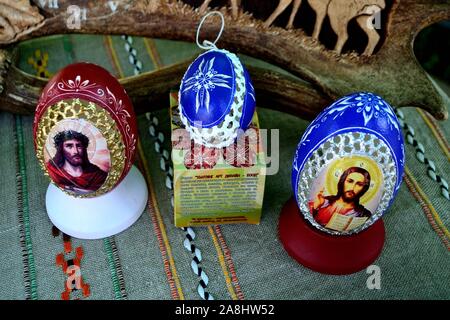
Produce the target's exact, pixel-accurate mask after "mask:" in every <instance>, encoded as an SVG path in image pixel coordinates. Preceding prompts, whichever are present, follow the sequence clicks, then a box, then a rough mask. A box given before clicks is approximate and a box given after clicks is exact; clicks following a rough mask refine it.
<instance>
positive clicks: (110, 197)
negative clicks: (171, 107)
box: [34, 63, 148, 239]
mask: <svg viewBox="0 0 450 320" xmlns="http://www.w3.org/2000/svg"><path fill="white" fill-rule="evenodd" d="M72 98H80V99H83V100H87V101H91V102H93V103H95V104H97V105H98V106H100V107H101V108H103V109H105V110H106V111H107V112H108V113H109V115H110V116H111V118H112V119H113V121H114V122H115V124H116V125H117V127H118V128H119V131H120V133H121V135H122V137H123V143H124V144H125V157H124V159H123V161H124V162H125V168H124V169H123V171H122V173H121V175H120V178H119V180H118V182H117V184H116V185H115V187H114V188H113V189H112V190H110V191H109V192H107V193H105V194H102V195H99V196H97V197H92V198H77V197H74V196H71V195H69V194H67V193H65V192H64V191H62V190H61V189H59V188H58V187H56V186H55V185H54V184H53V183H50V185H49V187H48V189H47V194H46V199H45V200H46V209H47V214H48V216H49V218H50V220H51V221H52V223H53V224H54V225H55V226H56V227H57V228H58V229H60V230H61V231H62V232H64V233H66V234H68V235H71V236H73V237H76V238H81V239H99V238H104V237H109V236H111V235H114V234H117V233H119V232H121V231H123V230H125V229H127V228H128V227H130V226H131V225H132V224H133V223H134V222H136V221H137V219H138V218H139V217H140V216H141V214H142V213H143V211H144V209H145V206H146V203H147V198H148V190H147V185H146V182H145V179H144V178H143V176H142V174H141V173H140V172H139V170H138V169H137V168H136V167H134V166H133V162H134V159H135V153H136V148H137V136H138V131H137V123H136V116H135V115H134V111H133V107H132V103H131V101H130V99H129V97H128V95H127V94H126V92H125V90H124V89H123V87H122V86H121V85H120V84H119V82H118V81H117V79H116V78H114V77H113V76H112V75H111V74H110V73H109V72H108V71H106V70H105V69H103V68H102V67H99V66H97V65H95V64H92V63H76V64H71V65H69V66H67V67H65V68H64V69H62V70H61V71H60V72H58V73H57V74H56V75H55V76H54V77H53V78H52V79H51V80H50V81H49V82H48V84H47V85H46V87H45V88H44V90H43V92H42V95H41V98H40V100H39V103H38V105H37V108H36V112H35V119H34V137H35V139H34V140H35V144H36V132H37V127H38V123H39V121H40V120H41V117H42V115H43V114H44V113H45V111H46V109H47V108H48V107H49V106H52V105H54V104H55V103H57V102H58V101H60V100H64V99H72Z"/></svg>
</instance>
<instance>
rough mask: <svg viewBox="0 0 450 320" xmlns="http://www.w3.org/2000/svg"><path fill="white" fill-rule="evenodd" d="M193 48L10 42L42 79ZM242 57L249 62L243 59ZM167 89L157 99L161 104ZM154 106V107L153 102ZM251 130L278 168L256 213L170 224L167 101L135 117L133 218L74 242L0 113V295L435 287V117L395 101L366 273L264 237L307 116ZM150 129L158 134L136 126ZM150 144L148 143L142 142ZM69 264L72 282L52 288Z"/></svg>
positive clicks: (102, 39) (265, 293)
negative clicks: (247, 220)
mask: <svg viewBox="0 0 450 320" xmlns="http://www.w3.org/2000/svg"><path fill="white" fill-rule="evenodd" d="M196 52H198V50H197V48H196V47H195V46H194V45H192V44H189V43H182V42H175V41H166V40H155V39H143V38H130V37H120V36H88V35H69V36H54V37H50V38H46V39H39V40H33V41H30V42H26V43H23V44H21V47H20V63H19V66H20V68H21V69H23V70H24V71H26V72H28V73H33V74H39V75H41V76H45V77H49V76H51V75H52V74H54V73H55V72H56V71H57V70H58V69H60V68H62V67H64V66H65V65H67V64H69V63H71V62H74V61H90V62H93V63H97V64H99V65H102V66H104V67H105V68H107V69H108V70H110V71H111V72H112V73H113V74H114V75H116V76H118V77H123V76H129V75H133V74H137V73H140V72H145V71H148V70H153V69H157V68H160V67H162V66H164V65H168V64H171V63H174V62H176V61H178V60H180V59H182V58H186V57H190V56H192V55H194V54H195V53H196ZM246 62H248V63H259V64H263V63H261V62H257V61H254V60H252V59H246ZM168 104H169V98H167V106H168ZM164 107H166V106H164ZM258 112H259V117H260V122H261V127H262V128H269V129H270V128H276V129H279V130H280V170H279V172H278V174H276V175H273V176H268V177H267V180H266V190H265V197H264V206H263V215H262V220H261V224H260V225H221V226H210V227H196V228H193V229H190V228H189V229H186V230H182V229H179V228H176V227H175V226H174V225H173V211H172V207H171V204H170V197H171V191H170V190H168V189H167V187H166V184H167V173H166V172H165V171H164V170H161V168H160V161H161V157H165V156H166V155H165V154H164V152H163V149H164V150H167V151H170V149H169V148H170V139H168V138H169V115H168V109H167V108H163V109H162V110H161V111H159V112H156V113H153V114H151V115H149V117H148V118H147V117H146V116H140V117H139V119H138V120H139V130H140V141H141V143H140V146H139V150H138V160H137V165H138V167H139V168H140V170H141V172H143V174H144V175H145V178H146V180H147V184H148V187H149V191H150V197H149V202H148V205H147V208H146V210H145V212H144V214H143V215H142V217H141V218H140V219H139V220H138V221H137V222H136V223H135V224H134V225H133V226H132V227H130V228H129V229H128V230H126V231H124V232H122V233H120V234H118V235H116V236H113V237H110V238H107V239H102V240H89V241H88V240H79V239H74V238H70V237H68V236H65V235H62V234H60V233H59V232H58V230H57V229H55V228H53V227H52V224H51V222H50V220H49V219H48V217H47V213H46V211H45V192H46V189H47V186H48V183H49V181H48V179H47V178H46V177H45V176H44V174H43V172H42V171H41V169H40V168H39V166H38V162H37V160H36V157H35V153H34V149H33V138H32V117H27V116H16V115H12V114H9V113H4V112H3V113H0V165H1V168H2V175H1V183H0V199H1V202H0V274H1V275H2V276H1V277H0V299H202V298H204V299H211V298H214V299H418V298H423V299H449V298H450V255H449V251H450V244H449V241H450V233H449V231H448V229H449V226H450V210H449V209H450V205H449V204H450V200H449V196H448V184H447V181H448V179H450V177H449V161H450V151H449V144H448V142H447V140H448V138H449V136H450V126H449V125H448V122H440V123H437V122H436V121H435V120H433V119H432V118H431V117H430V116H429V115H427V114H426V113H425V112H423V111H420V110H417V109H413V108H406V109H402V111H401V113H400V118H401V120H402V123H403V127H404V133H405V138H406V139H405V140H406V141H407V146H406V153H407V161H406V170H405V175H404V183H403V185H402V187H401V189H400V192H399V194H398V196H397V198H396V200H395V202H394V204H393V206H392V207H391V208H390V210H389V211H388V213H387V214H386V216H385V217H384V221H385V225H386V232H387V236H386V243H385V247H384V249H383V252H382V254H381V256H380V257H379V258H378V260H377V261H375V263H374V264H376V265H377V266H378V267H380V270H381V288H380V289H369V287H370V286H369V287H368V286H367V281H368V277H369V276H370V274H368V273H366V271H361V272H359V273H356V274H352V275H347V276H328V275H322V274H318V273H315V272H313V271H311V270H308V269H306V268H304V267H303V266H301V265H299V264H297V263H296V262H295V261H294V260H292V259H291V258H290V257H289V256H288V254H287V253H286V252H285V251H284V249H283V247H282V245H281V243H280V242H279V240H278V236H277V224H278V217H279V213H280V210H281V207H282V206H283V204H284V203H285V202H286V201H287V200H288V199H289V198H290V197H291V196H292V190H291V185H290V174H291V161H292V159H293V155H294V152H295V148H296V145H297V142H298V140H299V139H300V137H301V135H302V133H303V131H304V129H305V128H306V126H307V124H308V122H307V121H304V120H302V119H299V118H296V117H293V116H290V115H287V114H283V113H280V112H277V111H272V110H266V109H259V111H258ZM150 126H152V130H150V131H152V132H154V131H157V132H161V133H162V134H163V135H164V136H165V137H166V139H164V141H162V140H161V137H160V138H159V139H158V138H155V137H153V136H152V135H151V134H150V133H149V127H150ZM155 146H156V149H158V150H159V152H157V151H156V149H155ZM71 264H77V265H79V266H80V270H81V275H82V280H83V282H82V284H83V285H82V290H76V291H72V292H66V293H64V292H65V285H66V281H67V278H68V275H67V274H66V273H65V272H64V271H63V270H64V268H65V267H67V266H70V265H71Z"/></svg>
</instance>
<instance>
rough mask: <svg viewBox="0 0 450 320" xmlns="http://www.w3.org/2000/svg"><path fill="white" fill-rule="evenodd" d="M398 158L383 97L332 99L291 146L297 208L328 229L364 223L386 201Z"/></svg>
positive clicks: (354, 228) (399, 167) (395, 132)
mask: <svg viewBox="0 0 450 320" xmlns="http://www.w3.org/2000/svg"><path fill="white" fill-rule="evenodd" d="M404 159H405V151H404V143H403V136H402V132H401V126H400V124H399V122H398V119H397V117H396V115H395V113H394V110H393V109H392V107H391V106H390V105H389V104H388V103H387V102H386V101H384V100H383V99H382V98H381V97H379V96H377V95H375V94H372V93H364V92H361V93H355V94H351V95H348V96H345V97H343V98H341V99H339V100H337V101H336V102H334V103H333V104H332V105H330V106H329V107H327V108H326V109H325V110H323V111H322V112H321V113H320V114H319V116H318V117H317V118H316V119H315V120H314V121H312V122H311V124H310V125H309V126H308V128H307V129H306V131H305V133H304V134H303V137H302V139H301V140H300V143H299V144H298V146H297V150H296V153H295V157H294V162H293V170H292V186H293V189H294V194H295V199H296V201H297V204H298V207H299V209H300V212H301V213H302V214H303V215H304V216H305V218H306V219H307V220H308V221H309V222H310V223H311V224H312V225H313V226H315V227H316V228H318V229H319V230H321V231H324V232H327V233H330V234H333V235H348V234H353V233H357V232H360V231H362V230H364V229H366V228H368V227H369V226H370V225H372V224H373V223H374V222H375V221H377V220H378V219H379V218H380V217H381V216H382V215H383V214H384V213H385V212H386V210H387V209H388V208H389V206H390V205H391V204H392V202H393V200H394V198H395V196H396V194H397V192H398V190H399V188H400V184H401V182H402V175H403V167H404Z"/></svg>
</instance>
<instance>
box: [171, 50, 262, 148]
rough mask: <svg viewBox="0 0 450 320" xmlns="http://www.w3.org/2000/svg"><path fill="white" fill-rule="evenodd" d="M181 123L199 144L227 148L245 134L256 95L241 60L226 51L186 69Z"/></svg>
mask: <svg viewBox="0 0 450 320" xmlns="http://www.w3.org/2000/svg"><path fill="white" fill-rule="evenodd" d="M178 99H179V104H178V107H179V110H180V117H181V121H182V122H183V124H184V125H185V127H186V130H188V132H189V133H190V135H191V137H192V138H193V139H194V141H195V142H196V143H198V144H201V145H204V146H207V147H216V148H220V147H226V146H228V145H230V144H232V143H233V142H234V141H235V139H236V137H237V136H238V133H239V129H241V130H244V131H245V130H246V129H247V127H248V126H249V124H250V122H251V120H252V118H253V113H254V112H255V103H256V101H255V91H254V89H253V85H252V82H251V79H250V76H249V74H248V72H247V70H246V69H245V67H244V66H243V65H242V63H241V62H240V60H239V58H238V57H237V56H236V55H235V54H233V53H230V52H228V51H226V50H222V49H212V50H209V51H207V52H205V53H203V54H201V55H200V56H199V57H198V58H197V59H195V60H194V62H193V63H192V64H191V65H190V66H189V68H188V69H187V71H186V73H185V75H184V77H183V79H182V81H181V85H180V92H179V95H178Z"/></svg>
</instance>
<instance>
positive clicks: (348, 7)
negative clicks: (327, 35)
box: [265, 0, 386, 55]
mask: <svg viewBox="0 0 450 320" xmlns="http://www.w3.org/2000/svg"><path fill="white" fill-rule="evenodd" d="M292 1H294V5H293V8H292V12H291V15H290V17H289V21H288V24H287V26H286V28H287V29H291V28H292V27H293V23H294V18H295V15H296V14H297V11H298V9H299V7H300V5H301V3H302V0H280V2H279V4H278V7H277V8H276V9H275V11H274V12H273V13H272V15H271V16H270V17H269V18H268V19H267V20H266V22H265V25H266V26H267V27H269V26H270V25H271V24H272V23H273V22H274V21H275V19H276V18H277V17H278V16H279V15H280V14H281V13H282V12H283V11H284V10H285V9H286V8H287V7H288V6H289V5H290V4H291V3H292ZM308 3H309V5H310V6H311V8H312V9H313V10H314V11H315V12H316V23H315V26H314V32H313V35H312V37H313V39H315V40H318V39H319V34H320V31H321V29H322V24H323V21H324V19H325V17H326V15H327V14H328V17H329V18H330V24H331V27H332V29H333V31H334V32H335V33H336V35H337V36H338V40H337V42H336V46H335V51H336V52H337V53H338V54H340V53H341V52H342V48H343V47H344V45H345V43H346V42H347V40H348V32H347V26H348V23H349V22H350V20H352V19H353V18H356V21H357V22H358V24H359V26H360V27H361V28H362V29H363V30H364V32H365V33H366V34H367V37H368V38H369V41H368V44H367V47H366V49H365V51H364V53H363V54H364V55H371V54H372V53H373V51H374V50H375V47H376V45H377V44H378V41H379V40H380V36H379V34H378V32H377V31H376V30H375V28H374V27H373V25H372V20H373V19H374V17H375V15H376V14H378V13H379V12H380V11H381V10H383V9H384V8H385V7H386V3H385V0H308Z"/></svg>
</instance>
